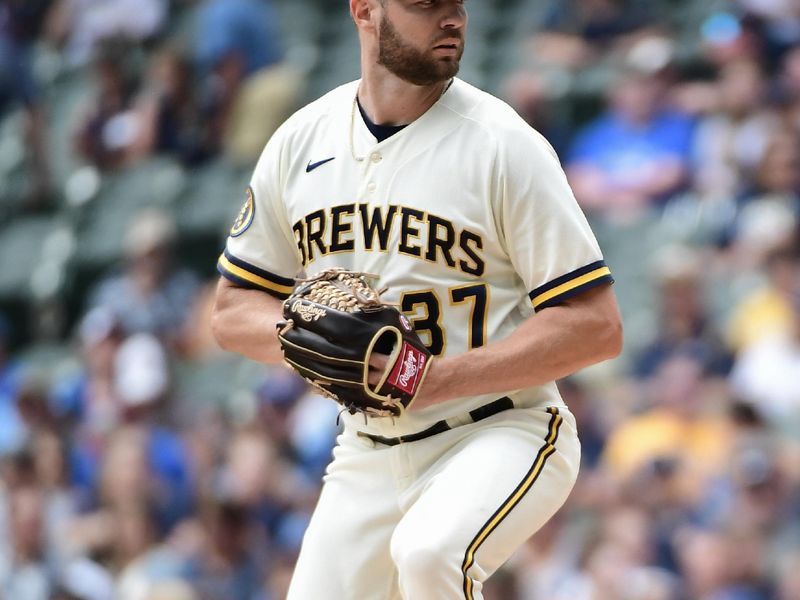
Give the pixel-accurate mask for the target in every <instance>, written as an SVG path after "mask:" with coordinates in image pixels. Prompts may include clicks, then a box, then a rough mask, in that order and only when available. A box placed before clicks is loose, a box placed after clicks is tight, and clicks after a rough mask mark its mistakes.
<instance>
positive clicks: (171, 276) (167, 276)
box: [90, 209, 199, 350]
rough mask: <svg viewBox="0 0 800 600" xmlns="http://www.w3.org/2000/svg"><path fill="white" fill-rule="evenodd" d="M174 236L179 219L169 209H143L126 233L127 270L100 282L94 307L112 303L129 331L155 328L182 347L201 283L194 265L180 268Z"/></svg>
mask: <svg viewBox="0 0 800 600" xmlns="http://www.w3.org/2000/svg"><path fill="white" fill-rule="evenodd" d="M176 236H177V231H176V227H175V223H174V221H173V220H172V218H171V217H169V216H168V215H167V214H166V213H164V212H162V211H158V210H156V209H147V210H144V211H142V212H141V213H140V214H139V215H138V216H137V217H136V218H135V219H134V221H133V222H132V223H131V226H130V228H129V230H128V232H127V234H126V237H125V241H124V250H125V259H126V262H125V265H124V270H123V272H122V273H121V274H119V275H114V276H111V277H109V278H107V279H105V280H103V281H101V282H100V283H99V284H98V285H97V288H96V290H95V292H94V294H93V295H92V299H91V300H90V307H106V308H107V309H109V310H110V311H111V312H112V313H113V314H114V315H117V316H118V317H119V319H120V323H121V326H122V329H123V331H124V332H125V333H126V334H131V333H151V334H153V335H156V336H158V337H160V338H161V339H162V340H164V341H165V343H167V345H168V346H169V347H170V348H172V349H178V350H179V349H180V347H181V344H182V334H183V332H184V330H183V325H184V322H185V320H186V318H187V316H188V314H189V313H190V311H191V309H192V306H193V304H194V301H195V297H196V294H197V292H198V289H199V284H198V282H197V279H196V277H195V276H194V275H193V274H192V273H191V272H190V271H188V270H186V269H181V268H176V265H175V263H174V258H175V257H174V254H173V250H174V243H175V240H176Z"/></svg>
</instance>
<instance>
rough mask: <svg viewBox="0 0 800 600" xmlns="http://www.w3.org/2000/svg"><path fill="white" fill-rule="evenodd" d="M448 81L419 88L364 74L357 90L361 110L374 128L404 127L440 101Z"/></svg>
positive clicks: (385, 77) (403, 82)
mask: <svg viewBox="0 0 800 600" xmlns="http://www.w3.org/2000/svg"><path fill="white" fill-rule="evenodd" d="M449 83H450V81H449V80H448V81H442V82H440V83H435V84H433V85H430V86H419V85H413V84H411V83H408V82H407V81H403V80H402V79H399V78H398V77H396V76H394V75H392V74H391V73H385V74H384V73H380V74H379V73H371V74H370V73H365V74H364V77H363V78H362V79H361V85H360V86H359V88H358V100H359V102H360V103H361V107H362V108H363V109H364V111H365V112H366V113H367V115H368V116H369V118H370V120H372V122H373V123H376V124H378V125H407V124H409V123H412V122H413V121H415V120H417V119H418V118H419V117H421V116H422V115H424V114H425V113H426V112H427V111H428V109H429V108H430V107H431V106H433V105H434V104H436V101H437V100H439V98H441V97H442V94H443V93H444V91H445V90H446V89H447V86H448V85H449Z"/></svg>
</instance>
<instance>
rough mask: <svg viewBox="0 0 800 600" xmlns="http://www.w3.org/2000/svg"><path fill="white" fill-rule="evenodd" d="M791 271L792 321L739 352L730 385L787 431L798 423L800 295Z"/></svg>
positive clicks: (799, 420) (799, 418)
mask: <svg viewBox="0 0 800 600" xmlns="http://www.w3.org/2000/svg"><path fill="white" fill-rule="evenodd" d="M798 281H799V279H798V274H797V272H795V278H794V282H795V286H794V293H793V297H792V305H791V306H792V321H791V324H790V326H789V327H787V328H786V329H785V330H782V331H779V332H777V333H775V334H774V335H771V336H769V337H765V338H764V339H762V340H760V341H759V342H756V343H754V344H752V345H751V346H750V347H748V348H747V349H746V350H744V351H743V352H741V353H740V355H739V357H738V359H737V361H736V364H735V365H734V369H733V372H732V373H731V385H732V386H733V389H734V390H735V392H736V393H737V395H739V396H740V397H741V398H742V399H744V400H747V401H748V402H751V403H752V404H753V405H754V407H755V408H756V410H757V411H759V412H760V413H762V414H763V415H764V416H765V417H766V418H767V419H768V420H769V421H770V422H771V423H772V424H773V425H774V426H775V427H777V428H778V429H784V430H786V431H787V432H788V431H791V430H792V428H796V427H797V426H798V424H800V295H798V291H799V290H800V286H799V285H797V282H798Z"/></svg>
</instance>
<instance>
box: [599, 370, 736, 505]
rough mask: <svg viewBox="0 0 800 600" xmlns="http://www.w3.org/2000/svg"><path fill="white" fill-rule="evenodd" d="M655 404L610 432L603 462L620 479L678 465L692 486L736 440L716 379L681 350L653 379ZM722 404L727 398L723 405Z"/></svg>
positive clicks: (717, 464)
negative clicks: (653, 469)
mask: <svg viewBox="0 0 800 600" xmlns="http://www.w3.org/2000/svg"><path fill="white" fill-rule="evenodd" d="M648 389H649V392H650V394H649V395H650V398H648V400H649V402H650V403H651V404H652V407H651V408H649V410H646V411H644V412H642V413H641V414H638V415H635V416H631V417H630V418H628V419H627V420H626V421H624V422H623V423H620V424H619V426H618V427H616V428H615V429H614V430H613V431H611V433H610V434H609V438H608V442H607V444H606V447H605V450H604V454H603V464H604V466H605V467H606V468H607V469H608V472H609V474H610V475H611V476H613V477H615V478H616V479H617V480H618V481H624V480H626V479H627V478H630V477H633V476H636V475H637V474H639V473H641V472H642V470H647V469H651V468H654V467H655V468H658V467H659V463H660V464H663V465H679V466H680V467H681V472H682V474H683V476H682V480H683V482H684V484H685V485H686V486H687V489H688V490H690V491H695V490H697V489H698V486H703V485H704V484H706V483H707V481H708V477H710V476H712V475H713V474H714V473H716V472H718V471H719V469H720V468H721V465H722V464H723V463H724V461H725V459H726V457H727V455H728V451H729V448H730V444H731V426H730V423H729V422H728V420H727V417H726V414H725V412H724V410H725V404H724V402H726V401H727V399H726V398H725V397H724V395H723V397H722V399H721V400H722V402H720V399H719V398H717V397H716V394H718V392H717V390H716V386H715V385H714V382H713V381H712V380H710V379H708V378H707V377H706V376H705V374H704V372H703V366H702V365H701V364H700V362H699V361H698V360H697V359H696V358H694V357H692V356H685V355H683V356H681V355H676V356H673V357H671V358H670V359H669V360H667V361H665V362H664V363H662V364H661V366H660V368H659V369H658V371H657V372H656V373H655V374H654V376H653V377H652V379H651V380H650V381H649V385H648ZM720 404H722V405H721V406H720Z"/></svg>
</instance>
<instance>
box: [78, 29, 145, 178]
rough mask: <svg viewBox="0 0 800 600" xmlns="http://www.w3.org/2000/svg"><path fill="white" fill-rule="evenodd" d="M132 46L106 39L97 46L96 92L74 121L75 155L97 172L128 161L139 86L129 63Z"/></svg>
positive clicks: (135, 126) (136, 131)
mask: <svg viewBox="0 0 800 600" xmlns="http://www.w3.org/2000/svg"><path fill="white" fill-rule="evenodd" d="M131 50H132V46H131V45H130V44H129V43H128V42H127V41H126V40H121V39H109V40H106V41H104V42H103V43H102V44H101V45H99V46H98V49H97V52H96V56H95V59H94V64H93V67H94V76H95V79H96V81H97V90H96V92H95V94H94V97H92V98H91V99H90V100H88V102H87V103H86V105H85V106H84V107H82V108H81V109H80V110H79V114H78V115H77V117H76V122H77V123H78V126H77V129H76V131H75V135H74V144H75V148H76V149H77V151H78V152H79V153H80V155H81V156H83V157H84V158H85V159H86V160H88V161H89V162H90V163H92V164H94V165H95V166H97V167H98V168H100V169H116V168H119V167H122V166H124V165H126V164H127V163H129V162H130V161H131V156H132V155H131V153H132V146H133V144H134V142H135V140H136V139H137V137H138V136H139V130H140V123H139V121H138V120H137V118H136V114H135V113H134V112H133V101H134V97H135V93H136V90H137V87H138V85H139V81H138V73H137V72H136V68H135V66H134V65H133V63H132V59H131V56H130V52H131Z"/></svg>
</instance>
